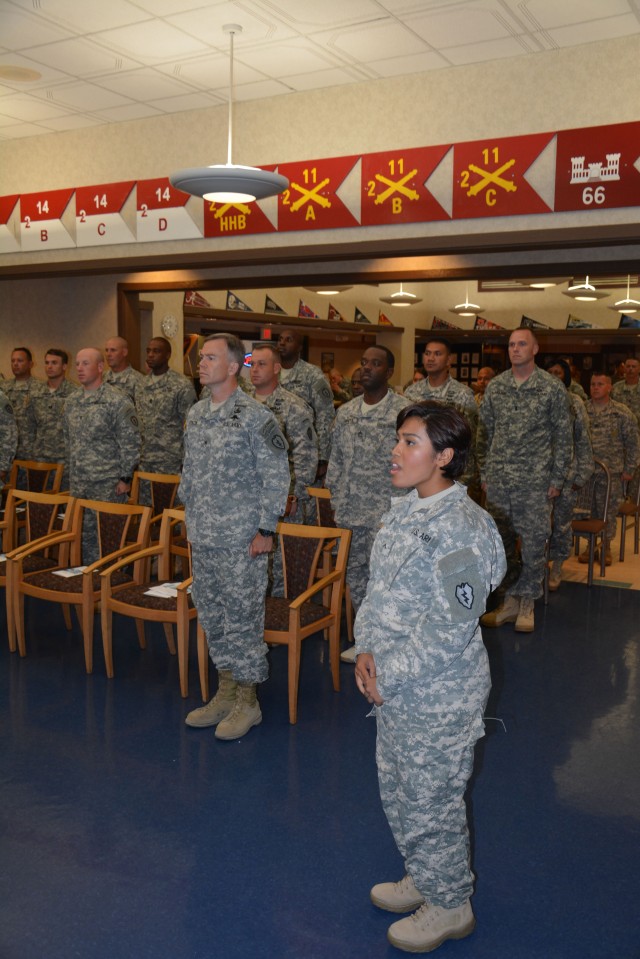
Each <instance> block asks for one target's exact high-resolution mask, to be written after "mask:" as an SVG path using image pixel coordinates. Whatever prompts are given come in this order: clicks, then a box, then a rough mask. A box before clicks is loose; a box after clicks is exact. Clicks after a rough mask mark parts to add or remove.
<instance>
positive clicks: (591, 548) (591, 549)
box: [587, 536, 596, 586]
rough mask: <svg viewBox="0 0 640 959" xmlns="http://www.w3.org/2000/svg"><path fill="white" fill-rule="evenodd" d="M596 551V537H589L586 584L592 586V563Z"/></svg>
mask: <svg viewBox="0 0 640 959" xmlns="http://www.w3.org/2000/svg"><path fill="white" fill-rule="evenodd" d="M595 552H596V538H595V536H590V537H589V575H588V577H587V586H593V563H594V558H595Z"/></svg>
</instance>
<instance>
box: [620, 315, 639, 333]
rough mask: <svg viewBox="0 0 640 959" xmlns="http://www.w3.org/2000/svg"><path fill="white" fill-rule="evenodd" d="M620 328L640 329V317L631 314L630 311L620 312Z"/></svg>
mask: <svg viewBox="0 0 640 959" xmlns="http://www.w3.org/2000/svg"><path fill="white" fill-rule="evenodd" d="M620 329H621V330H637V329H640V318H637V317H635V316H629V314H628V313H621V314H620Z"/></svg>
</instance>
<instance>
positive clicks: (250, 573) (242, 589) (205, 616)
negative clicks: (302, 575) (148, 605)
mask: <svg viewBox="0 0 640 959" xmlns="http://www.w3.org/2000/svg"><path fill="white" fill-rule="evenodd" d="M191 556H192V568H193V589H192V595H193V602H194V604H195V607H196V609H197V610H198V619H199V621H200V625H201V626H202V628H203V629H204V632H205V635H206V637H207V645H208V647H209V655H210V656H211V660H212V662H213V664H214V666H215V667H216V668H217V669H229V670H231V672H232V674H233V678H234V679H235V680H236V682H238V683H243V684H253V683H262V682H264V681H265V679H267V678H268V675H269V666H268V663H267V646H266V643H265V642H264V606H265V595H266V590H267V559H268V557H267V555H266V554H265V555H263V556H257V557H255V558H252V557H251V556H249V548H248V546H242V547H236V548H233V547H230V548H220V549H216V548H214V547H209V546H197V545H195V544H192V552H191Z"/></svg>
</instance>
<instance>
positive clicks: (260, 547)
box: [249, 533, 273, 559]
mask: <svg viewBox="0 0 640 959" xmlns="http://www.w3.org/2000/svg"><path fill="white" fill-rule="evenodd" d="M272 546H273V536H263V535H262V533H256V535H255V536H254V537H253V539H252V540H251V542H250V543H249V556H250V557H251V558H252V559H255V557H256V556H262V554H263V553H270V552H271V547H272Z"/></svg>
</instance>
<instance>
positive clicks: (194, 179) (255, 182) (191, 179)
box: [169, 23, 289, 203]
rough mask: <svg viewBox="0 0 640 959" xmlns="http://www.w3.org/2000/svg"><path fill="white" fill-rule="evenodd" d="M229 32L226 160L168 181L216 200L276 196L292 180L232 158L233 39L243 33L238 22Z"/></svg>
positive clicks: (245, 200)
mask: <svg viewBox="0 0 640 959" xmlns="http://www.w3.org/2000/svg"><path fill="white" fill-rule="evenodd" d="M222 29H223V30H224V32H225V33H228V34H229V47H230V51H229V136H228V144H227V162H226V163H217V164H214V165H213V166H205V167H192V168H190V169H187V170H178V172H177V173H172V174H171V176H170V177H169V180H170V182H171V184H172V186H174V187H175V188H176V189H177V190H182V191H183V193H191V194H192V195H193V196H201V197H202V198H203V200H210V201H211V202H213V203H250V202H251V201H252V200H264V199H265V198H266V197H268V196H277V194H278V193H282V191H283V190H286V189H287V187H288V186H289V181H288V179H287V178H286V177H285V176H282V175H281V174H280V173H270V172H269V171H268V170H260V169H259V168H258V167H252V166H238V165H237V164H234V163H233V160H232V142H233V38H234V36H235V34H236V33H242V27H241V26H240V24H238V23H228V24H226V25H225V26H223V28H222Z"/></svg>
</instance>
